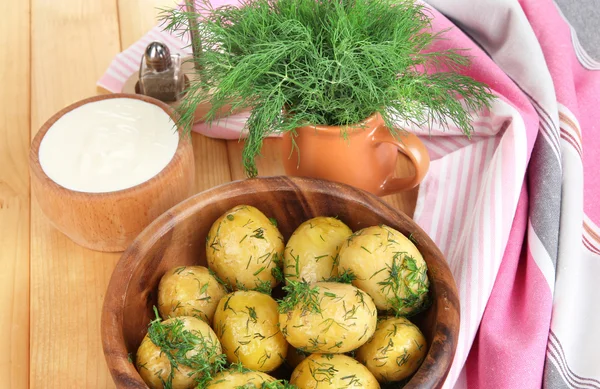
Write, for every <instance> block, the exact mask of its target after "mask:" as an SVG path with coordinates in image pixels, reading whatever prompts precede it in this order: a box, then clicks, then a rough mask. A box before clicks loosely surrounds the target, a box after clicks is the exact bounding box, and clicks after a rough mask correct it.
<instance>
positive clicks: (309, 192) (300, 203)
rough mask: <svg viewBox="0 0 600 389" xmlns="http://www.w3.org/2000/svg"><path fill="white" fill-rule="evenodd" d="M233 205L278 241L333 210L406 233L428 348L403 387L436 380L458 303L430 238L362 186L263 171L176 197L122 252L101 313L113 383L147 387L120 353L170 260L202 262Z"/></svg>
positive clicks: (446, 360)
mask: <svg viewBox="0 0 600 389" xmlns="http://www.w3.org/2000/svg"><path fill="white" fill-rule="evenodd" d="M240 204H248V205H252V206H255V207H257V208H259V209H260V210H262V211H263V212H264V213H265V214H266V216H267V217H273V218H275V219H276V220H277V221H278V228H279V229H280V231H281V233H282V234H283V236H284V238H285V239H286V240H287V239H288V238H289V237H290V235H291V234H292V232H293V231H294V230H295V228H296V227H297V226H298V225H300V224H301V223H302V222H304V221H305V220H307V219H309V218H312V217H316V216H337V217H339V218H340V220H342V221H343V222H345V223H346V224H347V225H348V226H349V227H350V228H351V229H352V230H354V231H356V230H358V229H360V228H363V227H367V226H372V225H378V224H381V223H383V224H386V225H389V226H391V227H393V228H396V229H397V230H399V231H400V232H402V233H404V234H405V235H407V236H408V235H409V234H410V235H412V237H413V238H414V240H415V243H416V245H417V248H418V249H419V251H420V252H421V253H422V254H423V258H424V259H425V261H426V262H427V265H428V276H429V280H430V293H431V297H432V300H433V304H432V306H431V307H430V308H429V309H427V310H426V311H425V312H423V313H422V314H420V315H418V316H416V317H414V318H413V319H414V321H415V322H416V323H417V325H419V327H420V328H421V330H422V331H423V333H424V335H425V337H426V338H427V341H428V345H430V346H429V350H428V353H427V356H426V358H425V360H424V362H423V364H422V365H421V367H420V368H419V370H418V371H417V372H416V374H415V375H414V376H413V378H412V379H411V380H410V382H409V383H408V384H407V385H406V386H405V388H409V389H415V388H439V387H441V386H442V384H443V382H444V379H445V377H446V375H447V373H448V370H449V369H450V365H451V363H452V360H453V357H454V352H455V349H456V344H457V340H458V330H459V322H460V319H459V301H458V295H457V291H456V285H455V282H454V279H453V277H452V274H451V272H450V269H449V268H448V265H447V263H446V261H445V259H444V257H443V255H442V253H441V252H440V251H439V249H438V248H437V247H436V245H435V244H434V243H433V241H432V240H431V239H430V238H429V237H428V236H427V235H426V234H425V232H424V231H423V230H422V229H421V228H420V227H418V226H417V225H416V224H415V223H414V222H413V221H412V219H411V218H409V217H408V216H407V215H405V214H403V213H401V212H399V211H397V210H395V209H393V208H392V207H390V206H389V205H387V204H386V203H385V202H383V201H381V199H379V198H377V197H376V196H374V195H372V194H369V193H367V192H364V191H361V190H358V189H355V188H351V187H348V186H345V185H341V184H335V183H331V182H325V181H318V180H311V179H304V178H291V177H269V178H259V179H252V180H243V181H236V182H233V183H230V184H226V185H222V186H219V187H217V188H213V189H210V190H208V191H205V192H202V193H200V194H198V195H196V196H194V197H192V198H190V199H188V200H186V201H184V202H183V203H181V204H179V205H177V206H176V207H174V208H172V209H171V210H170V211H169V212H167V213H166V214H163V215H162V216H161V217H159V218H158V219H157V220H156V221H155V222H154V223H152V225H150V226H149V228H147V229H146V230H145V231H144V232H143V233H142V234H141V235H140V236H139V237H138V239H136V240H135V241H134V243H133V244H132V245H131V246H130V247H129V248H128V249H127V251H126V252H125V253H124V254H123V257H122V258H121V260H120V261H119V263H118V264H117V267H116V269H115V273H114V275H113V277H112V278H111V281H110V284H109V287H108V290H107V295H106V299H105V302H104V306H103V312H102V343H103V348H104V353H105V356H106V359H107V363H108V366H109V368H110V371H111V374H112V376H113V378H114V380H115V382H116V385H117V387H118V388H147V386H146V385H145V383H144V382H143V380H142V379H141V377H140V376H139V374H138V373H137V371H136V370H135V367H134V365H133V363H132V362H130V361H129V360H128V355H129V353H134V354H135V352H136V350H137V347H138V346H139V344H140V342H141V340H142V338H143V336H144V335H145V333H146V330H147V326H148V323H149V322H150V320H152V318H153V317H154V315H153V312H152V307H153V306H154V305H156V304H157V287H158V283H159V281H160V278H161V277H162V275H163V274H164V273H165V272H166V271H167V270H169V269H171V268H173V267H176V266H182V265H192V264H198V265H205V266H206V249H205V242H206V235H207V233H208V231H209V229H210V228H211V226H212V224H213V222H214V221H215V220H216V219H217V218H218V217H219V216H221V215H222V214H223V213H224V212H225V211H227V210H228V209H230V208H232V207H234V206H236V205H240Z"/></svg>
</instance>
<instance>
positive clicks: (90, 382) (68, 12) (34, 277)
mask: <svg viewBox="0 0 600 389" xmlns="http://www.w3.org/2000/svg"><path fill="white" fill-rule="evenodd" d="M31 8H32V9H31V21H32V26H33V29H32V37H31V39H32V47H31V50H32V62H31V66H32V104H31V126H32V127H31V131H32V135H34V134H35V133H36V131H37V130H38V128H39V127H40V126H41V125H42V124H43V122H44V121H45V120H47V119H48V118H49V117H50V116H51V115H52V114H54V113H55V112H56V111H58V110H59V109H61V108H63V107H64V106H66V105H68V104H70V103H72V102H74V101H76V100H79V99H82V98H85V97H88V96H92V95H95V94H96V86H95V83H96V81H97V80H98V78H99V77H100V76H101V75H102V73H103V72H104V71H105V70H106V68H107V66H108V64H109V63H110V61H111V60H112V58H113V56H114V55H115V54H116V53H118V52H119V50H120V44H119V30H118V14H117V6H116V3H115V1H114V0H95V1H89V0H70V1H60V2H52V1H44V0H32V1H31ZM31 208H32V209H31V372H30V384H31V388H112V387H114V384H113V383H112V380H111V379H110V376H109V374H108V370H107V368H106V364H105V361H104V355H103V353H102V347H101V341H100V315H101V308H102V302H103V297H104V293H105V289H106V285H107V284H108V280H109V278H110V275H111V272H112V269H113V268H114V265H115V263H116V261H117V260H118V258H119V255H118V254H102V253H97V252H92V251H89V250H87V249H84V248H81V247H79V246H77V245H75V244H74V243H73V242H71V241H70V240H69V239H68V238H66V237H65V236H64V235H62V234H61V233H60V232H58V231H56V230H55V229H54V228H52V227H51V226H50V224H49V223H48V222H47V220H46V219H45V218H44V216H43V215H42V213H41V211H40V209H39V207H38V206H37V204H36V202H35V201H34V200H33V199H32V207H31Z"/></svg>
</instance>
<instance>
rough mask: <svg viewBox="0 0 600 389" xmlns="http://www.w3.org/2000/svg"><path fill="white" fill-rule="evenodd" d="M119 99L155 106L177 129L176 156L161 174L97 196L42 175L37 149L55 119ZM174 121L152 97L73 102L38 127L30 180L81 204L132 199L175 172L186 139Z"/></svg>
mask: <svg viewBox="0 0 600 389" xmlns="http://www.w3.org/2000/svg"><path fill="white" fill-rule="evenodd" d="M118 98H127V99H135V100H141V101H144V102H146V103H150V104H154V105H156V106H158V107H159V108H161V109H162V110H163V111H164V112H165V113H166V114H167V115H169V117H170V118H171V119H172V120H173V122H174V123H175V124H176V125H177V132H178V133H179V139H178V141H177V148H176V150H175V154H174V155H173V157H172V158H171V160H170V161H169V163H167V165H166V166H165V167H163V168H162V170H160V171H159V172H158V173H157V174H156V175H154V176H153V177H151V178H150V179H148V180H146V181H144V182H142V183H140V184H138V185H135V186H132V187H129V188H125V189H120V190H116V191H112V192H96V193H94V192H82V191H78V190H72V189H68V188H65V187H64V186H62V185H60V184H58V183H57V182H55V181H54V180H52V179H51V178H50V177H48V175H47V174H46V173H45V172H44V169H43V168H42V165H41V164H40V158H39V153H40V145H41V143H42V140H43V139H44V137H45V136H46V133H47V132H48V130H49V129H50V128H51V127H52V125H53V124H54V123H56V121H58V119H60V118H61V117H63V116H64V115H65V114H66V113H68V112H71V111H72V110H74V109H76V108H79V107H81V106H82V105H85V104H88V103H93V102H96V101H101V100H108V99H118ZM177 121H178V118H177V115H176V113H175V110H174V109H173V108H171V107H170V106H169V105H168V104H166V103H164V102H162V101H160V100H157V99H154V98H152V97H148V96H145V95H136V94H130V93H112V94H106V95H98V96H92V97H87V98H85V99H82V100H79V101H76V102H74V103H72V104H70V105H68V106H66V107H65V108H63V109H61V110H60V111H58V112H56V113H55V114H54V115H52V116H51V117H50V119H48V120H47V121H46V122H45V123H44V124H43V125H42V127H40V129H39V130H38V132H37V134H36V135H35V137H34V138H33V141H32V142H31V147H30V149H29V168H30V171H31V175H32V178H33V177H35V178H36V179H37V180H39V181H44V182H45V184H46V185H48V186H50V187H52V189H54V190H56V191H57V192H58V194H59V195H61V196H71V197H72V196H76V197H80V198H81V199H82V200H87V201H89V200H91V199H93V198H97V199H105V198H111V197H114V196H119V197H122V196H135V195H136V193H139V191H140V190H144V189H146V188H150V187H152V186H154V185H156V184H157V183H158V182H161V181H163V180H164V179H166V178H167V177H168V176H169V175H170V174H171V173H172V171H173V170H174V169H175V168H176V166H175V164H176V162H177V161H178V160H179V159H180V158H181V157H182V154H183V153H184V151H185V150H184V148H185V145H186V143H187V142H186V140H185V139H182V137H183V131H182V129H181V126H179V125H178V124H177Z"/></svg>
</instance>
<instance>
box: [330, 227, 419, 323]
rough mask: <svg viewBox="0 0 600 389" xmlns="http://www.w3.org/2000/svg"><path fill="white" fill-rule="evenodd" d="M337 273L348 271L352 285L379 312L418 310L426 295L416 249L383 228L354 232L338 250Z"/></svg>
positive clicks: (411, 311) (404, 239) (369, 228)
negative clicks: (370, 300)
mask: <svg viewBox="0 0 600 389" xmlns="http://www.w3.org/2000/svg"><path fill="white" fill-rule="evenodd" d="M338 271H339V272H344V271H348V272H352V273H353V274H354V276H355V277H356V278H355V279H354V281H352V283H353V284H354V285H355V286H356V287H358V288H360V289H361V290H364V291H365V292H367V293H368V294H369V295H370V296H371V297H372V298H373V301H374V302H375V305H377V308H378V309H380V310H393V311H395V312H396V313H398V314H400V315H408V314H412V313H414V312H416V311H418V310H419V309H420V308H421V307H422V305H423V303H424V301H425V298H426V296H427V292H428V290H429V279H428V278H427V264H426V263H425V260H424V259H423V256H422V255H421V253H420V252H419V250H418V249H417V248H416V246H415V245H414V244H413V243H412V242H411V241H410V240H409V239H408V238H407V237H406V236H404V235H403V234H402V233H400V232H398V231H396V230H394V229H393V228H390V227H387V226H376V227H368V228H364V229H362V230H359V231H357V232H355V233H354V234H353V235H352V236H350V238H348V240H347V241H346V243H345V244H344V245H342V248H341V249H340V258H339V268H338Z"/></svg>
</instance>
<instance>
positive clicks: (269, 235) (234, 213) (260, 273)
mask: <svg viewBox="0 0 600 389" xmlns="http://www.w3.org/2000/svg"><path fill="white" fill-rule="evenodd" d="M284 248H285V247H284V244H283V236H282V235H281V233H280V232H279V230H278V229H277V227H275V225H274V224H273V223H272V222H271V221H270V220H269V219H268V218H267V217H266V216H265V215H264V214H263V213H262V212H261V211H259V210H258V209H256V208H254V207H252V206H249V205H239V206H237V207H234V208H232V209H230V210H229V211H227V212H226V213H225V214H223V215H222V216H221V217H219V218H218V219H217V220H216V221H215V222H214V224H213V225H212V227H211V229H210V231H209V233H208V236H207V237H206V259H207V261H208V266H209V267H210V268H211V269H212V270H213V271H214V272H215V273H216V274H217V275H218V276H219V277H220V278H221V279H222V280H223V281H225V282H226V283H227V284H229V285H231V287H232V288H233V289H234V290H237V289H254V288H260V289H261V290H265V288H266V289H269V288H272V287H274V286H275V285H277V279H276V277H275V276H274V274H273V272H274V269H276V268H277V267H278V266H279V262H280V261H281V258H282V257H283V251H284Z"/></svg>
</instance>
